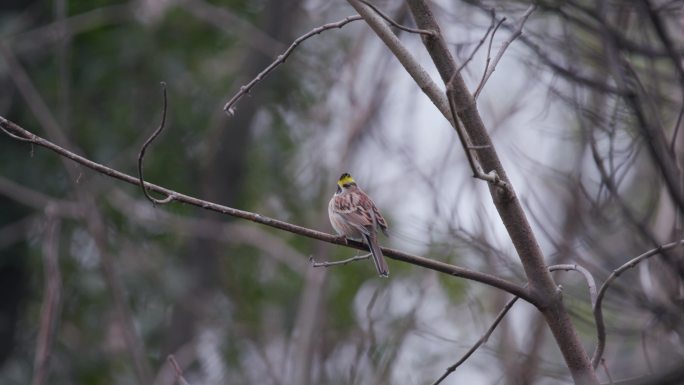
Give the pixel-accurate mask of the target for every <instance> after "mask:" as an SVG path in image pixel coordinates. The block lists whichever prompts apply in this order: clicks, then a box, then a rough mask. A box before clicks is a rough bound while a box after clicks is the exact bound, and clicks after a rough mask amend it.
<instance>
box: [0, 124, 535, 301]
mask: <svg viewBox="0 0 684 385" xmlns="http://www.w3.org/2000/svg"><path fill="white" fill-rule="evenodd" d="M0 128H3V131H4V132H7V131H9V132H10V133H11V134H13V136H18V137H20V138H22V139H26V140H27V141H29V142H31V143H33V144H36V145H38V146H41V147H44V148H47V149H48V150H51V151H53V152H55V153H57V154H59V155H61V156H63V157H65V158H67V159H70V160H72V161H74V162H76V163H79V164H81V165H83V166H85V167H88V168H90V169H92V170H95V171H97V172H99V173H101V174H104V175H107V176H109V177H112V178H115V179H118V180H121V181H124V182H127V183H130V184H133V185H138V184H139V183H140V180H139V179H138V178H136V177H134V176H131V175H128V174H125V173H122V172H121V171H118V170H114V169H112V168H109V167H107V166H104V165H102V164H100V163H97V162H93V161H92V160H90V159H87V158H84V157H82V156H80V155H78V154H75V153H73V152H71V151H69V150H67V149H65V148H63V147H60V146H58V145H56V144H55V143H53V142H51V141H49V140H47V139H44V138H42V137H40V136H38V135H35V134H33V133H31V132H29V131H27V130H25V129H24V128H22V127H21V126H19V125H17V124H15V123H13V122H11V121H9V120H7V119H6V118H4V117H2V116H0ZM143 184H144V187H145V188H146V189H148V190H149V191H153V192H156V193H160V194H165V195H167V196H173V200H175V201H177V202H181V203H186V204H189V205H193V206H196V207H201V208H203V209H206V210H211V211H215V212H218V213H221V214H225V215H229V216H232V217H236V218H242V219H246V220H248V221H252V222H256V223H260V224H262V225H266V226H270V227H273V228H276V229H280V230H284V231H287V232H290V233H293V234H298V235H301V236H304V237H308V238H312V239H317V240H319V241H323V242H328V243H332V244H336V245H341V246H347V247H351V248H354V249H357V250H363V251H367V246H366V245H365V244H364V243H363V242H357V241H353V240H348V239H343V238H341V237H339V236H337V235H332V234H327V233H324V232H321V231H317V230H313V229H309V228H306V227H302V226H297V225H294V224H291V223H288V222H285V221H280V220H277V219H273V218H269V217H266V216H263V215H261V214H257V213H253V212H250V211H244V210H239V209H235V208H232V207H228V206H223V205H219V204H216V203H213V202H209V201H206V200H202V199H199V198H195V197H192V196H189V195H185V194H182V193H179V192H176V191H174V190H171V189H168V188H165V187H161V186H158V185H155V184H152V183H149V182H143ZM381 249H382V252H383V254H384V255H385V256H387V257H389V258H392V259H394V260H398V261H403V262H407V263H410V264H413V265H416V266H421V267H425V268H427V269H431V270H435V271H439V272H441V273H444V274H448V275H451V276H455V277H461V278H466V279H470V280H473V281H477V282H480V283H484V284H486V285H489V286H492V287H496V288H498V289H501V290H503V291H506V292H508V293H511V294H513V295H515V296H518V297H520V298H522V299H524V300H525V301H527V302H529V303H531V304H532V305H535V306H537V307H539V306H541V304H542V301H541V299H540V298H539V297H538V296H536V295H535V294H534V293H531V292H529V291H528V290H527V289H526V288H525V287H523V286H521V285H519V284H516V283H514V282H511V281H508V280H506V279H503V278H500V277H497V276H495V275H491V274H487V273H482V272H479V271H474V270H470V269H466V268H463V267H459V266H454V265H450V264H448V263H445V262H440V261H436V260H432V259H429V258H424V257H421V256H417V255H413V254H409V253H405V252H403V251H399V250H395V249H390V248H386V247H383V248H381Z"/></svg>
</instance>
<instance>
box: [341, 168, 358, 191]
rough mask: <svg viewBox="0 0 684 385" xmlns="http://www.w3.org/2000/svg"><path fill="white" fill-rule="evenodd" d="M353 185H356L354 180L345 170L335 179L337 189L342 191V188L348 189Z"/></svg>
mask: <svg viewBox="0 0 684 385" xmlns="http://www.w3.org/2000/svg"><path fill="white" fill-rule="evenodd" d="M353 186H356V181H355V180H354V178H352V176H351V175H349V173H347V172H345V173H344V174H342V175H341V176H340V179H338V180H337V191H342V189H348V188H351V187H353Z"/></svg>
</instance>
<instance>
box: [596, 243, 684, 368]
mask: <svg viewBox="0 0 684 385" xmlns="http://www.w3.org/2000/svg"><path fill="white" fill-rule="evenodd" d="M683 245H684V239H682V240H679V241H675V242H670V243H667V244H665V245H661V246H658V247H656V248H655V249H652V250H649V251H647V252H645V253H643V254H641V255H639V256H638V257H636V258H633V259H630V260H629V261H628V262H627V263H625V264H624V265H622V266H620V267H618V268H617V269H615V270H613V272H612V273H611V274H610V275H609V276H608V278H607V279H606V281H605V282H604V283H603V285H601V288H600V289H599V292H598V296H597V297H596V303H595V304H594V320H595V322H596V328H597V329H598V344H597V345H596V350H595V351H594V357H593V358H592V359H591V362H592V365H593V366H594V368H596V367H597V366H598V365H599V363H600V362H601V358H602V356H603V351H604V349H605V347H606V329H605V323H604V321H603V309H602V308H601V305H602V303H603V297H604V296H605V294H606V291H607V290H608V288H609V287H610V285H611V284H612V283H613V281H615V280H616V279H617V278H618V277H619V276H620V275H621V274H622V273H624V272H625V271H627V270H629V269H631V268H633V267H635V266H636V265H638V264H639V263H641V262H643V261H645V260H647V259H648V258H651V257H653V256H654V255H658V254H660V253H661V252H662V251H664V250H669V249H672V248H675V247H679V246H683Z"/></svg>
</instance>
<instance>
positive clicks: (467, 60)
mask: <svg viewBox="0 0 684 385" xmlns="http://www.w3.org/2000/svg"><path fill="white" fill-rule="evenodd" d="M491 12H492V22H491V24H490V25H489V28H487V32H485V34H484V36H482V39H480V41H479V42H478V43H477V45H476V46H475V49H473V52H471V53H470V55H469V56H468V58H467V59H466V60H465V61H463V64H461V65H460V66H459V67H458V69H457V70H456V72H461V70H463V68H465V66H466V65H468V63H470V61H471V60H473V58H474V57H475V54H476V53H477V51H479V50H480V48H481V47H482V44H484V42H485V41H487V36H489V33H490V32H492V30H493V29H494V27H495V23H496V16H495V12H494V9H492V10H491Z"/></svg>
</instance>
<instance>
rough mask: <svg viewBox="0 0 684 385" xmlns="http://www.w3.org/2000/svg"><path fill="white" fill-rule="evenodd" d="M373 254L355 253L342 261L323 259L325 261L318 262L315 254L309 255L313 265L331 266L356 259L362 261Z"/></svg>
mask: <svg viewBox="0 0 684 385" xmlns="http://www.w3.org/2000/svg"><path fill="white" fill-rule="evenodd" d="M370 256H371V254H364V255H355V256H353V257H351V258H347V259H343V260H341V261H323V262H316V260H314V257H313V256H310V257H309V262H311V266H313V267H330V266H339V265H346V264H348V263H351V262H354V261H361V260H364V259H368V257H370Z"/></svg>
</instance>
